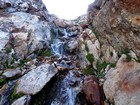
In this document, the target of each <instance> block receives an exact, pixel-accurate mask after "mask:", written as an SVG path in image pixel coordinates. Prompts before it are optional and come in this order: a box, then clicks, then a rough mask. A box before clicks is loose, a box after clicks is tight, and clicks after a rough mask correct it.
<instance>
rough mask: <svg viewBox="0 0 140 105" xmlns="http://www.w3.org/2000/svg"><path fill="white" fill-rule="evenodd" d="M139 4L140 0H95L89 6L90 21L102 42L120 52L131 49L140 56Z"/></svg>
mask: <svg viewBox="0 0 140 105" xmlns="http://www.w3.org/2000/svg"><path fill="white" fill-rule="evenodd" d="M139 6H140V1H139V0H131V1H126V0H95V2H94V3H92V4H91V5H90V6H89V8H88V22H89V24H91V26H92V29H93V30H94V31H95V30H96V31H97V32H98V34H97V36H98V38H99V41H100V42H101V44H103V45H106V46H112V47H113V48H114V49H115V50H116V51H117V52H119V54H120V53H121V52H122V51H124V49H129V50H132V51H134V53H136V55H137V56H140V47H139V45H140V28H139V26H140V15H139V12H140V9H139Z"/></svg>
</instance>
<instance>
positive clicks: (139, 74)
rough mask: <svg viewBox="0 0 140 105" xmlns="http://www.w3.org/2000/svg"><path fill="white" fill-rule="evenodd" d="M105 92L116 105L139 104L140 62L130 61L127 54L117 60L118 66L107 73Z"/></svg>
mask: <svg viewBox="0 0 140 105" xmlns="http://www.w3.org/2000/svg"><path fill="white" fill-rule="evenodd" d="M106 78H107V79H106V81H105V83H104V92H105V95H106V97H107V99H108V100H110V102H113V100H114V102H115V105H138V104H139V103H140V100H139V99H140V91H139V89H140V82H139V81H140V63H137V62H135V61H130V62H128V61H127V59H126V55H122V57H121V58H120V59H119V61H118V62H117V66H116V68H114V69H111V70H109V71H108V73H107V74H106Z"/></svg>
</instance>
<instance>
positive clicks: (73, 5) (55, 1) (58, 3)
mask: <svg viewBox="0 0 140 105" xmlns="http://www.w3.org/2000/svg"><path fill="white" fill-rule="evenodd" d="M42 1H43V3H44V4H45V5H46V7H47V9H48V11H49V13H50V14H55V15H56V16H58V17H59V18H62V19H75V18H77V17H78V16H80V15H82V14H85V13H86V12H87V8H88V5H89V4H91V3H92V2H94V0H42Z"/></svg>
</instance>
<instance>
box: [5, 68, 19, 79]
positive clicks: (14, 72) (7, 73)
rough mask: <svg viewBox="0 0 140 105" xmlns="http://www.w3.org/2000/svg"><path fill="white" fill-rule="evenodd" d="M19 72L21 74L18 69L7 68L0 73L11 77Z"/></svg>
mask: <svg viewBox="0 0 140 105" xmlns="http://www.w3.org/2000/svg"><path fill="white" fill-rule="evenodd" d="M20 74H21V71H20V70H19V69H8V70H5V71H4V73H3V74H2V75H3V76H5V77H6V78H11V77H14V76H16V75H20Z"/></svg>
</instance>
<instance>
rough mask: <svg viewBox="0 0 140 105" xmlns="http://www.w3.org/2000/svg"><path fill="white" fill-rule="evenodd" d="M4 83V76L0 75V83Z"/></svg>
mask: <svg viewBox="0 0 140 105" xmlns="http://www.w3.org/2000/svg"><path fill="white" fill-rule="evenodd" d="M4 83H6V77H4V76H1V77H0V85H1V84H4Z"/></svg>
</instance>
